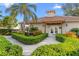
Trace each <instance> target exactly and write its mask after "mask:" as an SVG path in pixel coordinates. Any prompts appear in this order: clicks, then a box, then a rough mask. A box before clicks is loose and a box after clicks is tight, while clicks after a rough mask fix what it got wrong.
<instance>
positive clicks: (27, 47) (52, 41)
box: [5, 35, 59, 56]
mask: <svg viewBox="0 0 79 59" xmlns="http://www.w3.org/2000/svg"><path fill="white" fill-rule="evenodd" d="M5 38H7V40H9V41H10V42H11V43H13V44H17V45H19V46H21V47H22V48H23V55H25V56H30V55H31V53H32V52H33V51H34V50H35V49H36V48H37V47H39V46H41V45H46V44H47V45H48V44H57V43H59V42H57V41H56V40H55V36H54V35H53V36H49V37H48V38H46V39H45V40H43V41H42V42H40V43H38V44H34V45H25V44H23V43H21V42H19V41H17V40H15V39H13V38H12V37H11V36H5Z"/></svg>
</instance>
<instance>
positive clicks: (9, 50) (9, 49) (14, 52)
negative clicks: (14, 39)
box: [0, 35, 22, 56]
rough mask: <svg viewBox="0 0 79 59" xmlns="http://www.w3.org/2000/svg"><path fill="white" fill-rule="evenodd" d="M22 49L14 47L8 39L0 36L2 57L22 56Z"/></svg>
mask: <svg viewBox="0 0 79 59" xmlns="http://www.w3.org/2000/svg"><path fill="white" fill-rule="evenodd" d="M21 55H22V48H21V47H20V46H18V45H12V44H11V43H10V42H9V41H8V40H6V38H4V37H3V36H1V35H0V56H21Z"/></svg>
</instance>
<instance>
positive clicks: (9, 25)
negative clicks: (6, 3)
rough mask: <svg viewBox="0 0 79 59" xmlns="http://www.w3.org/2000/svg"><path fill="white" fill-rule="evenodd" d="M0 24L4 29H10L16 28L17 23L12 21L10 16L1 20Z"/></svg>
mask: <svg viewBox="0 0 79 59" xmlns="http://www.w3.org/2000/svg"><path fill="white" fill-rule="evenodd" d="M2 24H3V27H4V28H7V29H12V28H13V27H15V26H17V21H14V20H13V21H12V16H6V17H4V18H3V20H2Z"/></svg>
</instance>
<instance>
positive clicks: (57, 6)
mask: <svg viewBox="0 0 79 59" xmlns="http://www.w3.org/2000/svg"><path fill="white" fill-rule="evenodd" d="M53 8H55V9H56V8H62V6H60V5H55V6H54V7H53Z"/></svg>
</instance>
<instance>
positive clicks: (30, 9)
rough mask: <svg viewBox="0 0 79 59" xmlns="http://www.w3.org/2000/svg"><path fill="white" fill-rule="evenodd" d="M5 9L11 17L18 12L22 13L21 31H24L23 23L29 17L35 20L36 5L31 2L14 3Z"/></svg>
mask: <svg viewBox="0 0 79 59" xmlns="http://www.w3.org/2000/svg"><path fill="white" fill-rule="evenodd" d="M7 11H9V12H10V14H11V15H12V16H13V18H15V17H16V16H17V15H19V14H21V15H23V26H24V29H23V32H25V23H27V22H28V20H29V19H32V20H37V16H36V14H35V12H36V6H35V5H32V4H26V3H21V4H14V5H12V6H11V7H10V8H8V9H7Z"/></svg>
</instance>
